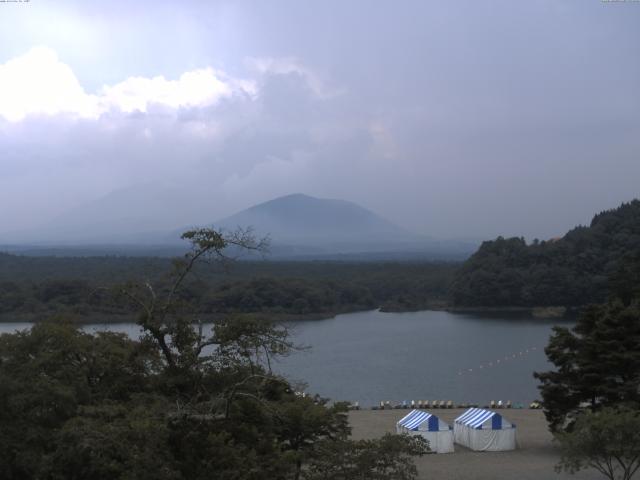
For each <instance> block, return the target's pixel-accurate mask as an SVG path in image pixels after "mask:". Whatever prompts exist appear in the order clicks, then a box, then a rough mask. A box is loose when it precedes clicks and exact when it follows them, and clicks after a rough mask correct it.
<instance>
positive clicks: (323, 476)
mask: <svg viewBox="0 0 640 480" xmlns="http://www.w3.org/2000/svg"><path fill="white" fill-rule="evenodd" d="M428 452H429V442H427V441H426V440H425V439H424V438H422V437H420V436H408V435H390V434H386V435H385V436H383V437H382V438H379V439H374V440H359V441H344V440H343V441H337V442H336V441H323V442H321V443H320V444H319V445H318V447H317V449H316V451H315V455H314V457H313V459H312V460H311V462H310V465H309V467H308V469H307V470H306V471H305V472H304V478H305V479H307V480H388V479H394V480H411V479H414V478H416V476H417V473H418V472H417V470H416V466H415V464H414V463H413V461H412V457H415V456H422V455H424V454H426V453H428Z"/></svg>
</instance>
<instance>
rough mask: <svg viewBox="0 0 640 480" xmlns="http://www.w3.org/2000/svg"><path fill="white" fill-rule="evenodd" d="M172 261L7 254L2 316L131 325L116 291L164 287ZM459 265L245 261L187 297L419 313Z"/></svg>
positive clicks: (215, 307)
mask: <svg viewBox="0 0 640 480" xmlns="http://www.w3.org/2000/svg"><path fill="white" fill-rule="evenodd" d="M170 266H171V260H169V259H166V258H152V257H149V258H144V257H86V258H82V257H60V258H59V257H28V256H18V255H9V254H0V319H1V320H3V321H21V320H24V321H39V320H42V319H44V318H47V317H49V316H52V315H56V314H61V313H63V314H65V315H67V316H69V315H70V316H72V317H74V318H77V319H78V320H79V321H83V322H87V321H89V322H111V321H129V320H130V319H131V315H132V314H133V311H134V310H132V309H131V308H130V307H129V305H128V304H127V303H126V302H122V299H121V298H118V296H117V295H115V294H114V289H115V287H116V286H118V285H122V284H123V283H125V282H127V281H132V280H133V281H139V282H144V281H148V280H149V281H153V282H158V283H159V284H162V281H163V275H164V273H163V272H166V271H167V270H168V269H169V268H170ZM457 266H458V264H455V263H426V262H420V263H407V262H323V261H314V262H273V261H240V262H236V263H234V264H233V266H230V267H229V268H222V267H221V266H220V265H217V264H216V265H212V264H202V265H198V267H197V268H196V269H195V271H194V274H193V276H192V278H190V279H189V281H188V282H185V285H184V288H183V290H182V292H181V295H182V296H183V297H184V298H189V299H193V300H195V301H196V303H197V305H198V306H197V309H198V313H201V314H204V315H216V314H228V313H261V314H267V315H268V316H270V317H272V318H284V319H286V318H290V317H295V318H300V317H318V316H329V315H334V314H336V313H341V312H349V311H356V310H364V309H373V308H378V307H380V308H382V309H385V310H390V311H404V310H417V309H421V308H426V307H427V306H430V305H440V304H443V303H444V302H445V301H446V296H447V292H448V288H449V285H450V283H451V280H452V279H453V275H454V272H455V269H456V268H457Z"/></svg>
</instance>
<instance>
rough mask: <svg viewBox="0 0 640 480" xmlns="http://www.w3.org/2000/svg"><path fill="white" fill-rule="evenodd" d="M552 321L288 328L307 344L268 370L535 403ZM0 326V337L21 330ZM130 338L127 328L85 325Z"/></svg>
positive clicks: (361, 396) (517, 318)
mask: <svg viewBox="0 0 640 480" xmlns="http://www.w3.org/2000/svg"><path fill="white" fill-rule="evenodd" d="M554 323H558V321H547V320H540V319H531V318H528V317H523V316H521V315H516V314H510V313H509V314H501V315H499V316H496V315H486V314H482V315H479V314H452V313H448V312H437V311H423V312H412V313H382V312H377V311H370V312H359V313H351V314H346V315H339V316H337V317H335V318H332V319H327V320H314V321H300V322H295V323H289V324H288V326H289V327H290V329H291V333H292V336H293V339H294V341H295V343H296V344H298V345H302V346H310V347H311V348H310V349H309V350H305V351H301V352H296V353H294V354H292V355H291V356H289V357H287V358H284V359H282V360H280V361H279V362H278V363H277V364H276V365H275V366H274V368H275V369H276V370H278V371H279V372H280V373H282V374H284V375H286V376H287V377H288V378H289V379H290V380H292V381H305V382H306V383H307V384H308V386H309V387H308V391H310V392H312V393H316V392H317V393H320V394H321V395H322V396H326V397H330V398H332V399H335V400H351V401H356V400H357V401H359V402H360V404H361V405H363V406H368V405H373V404H376V403H378V402H379V401H380V400H392V401H401V400H412V399H413V400H449V399H451V400H453V401H454V402H473V403H482V404H484V403H488V402H489V401H490V400H503V401H506V400H511V401H512V402H523V403H529V402H531V400H533V399H534V398H537V397H538V396H539V395H538V392H537V389H536V381H535V379H534V378H533V376H532V373H533V372H534V371H541V370H547V369H549V368H550V365H549V364H548V363H547V361H546V357H545V355H544V347H545V346H546V344H547V342H548V339H549V335H550V333H551V327H552V326H553V325H554ZM28 327H29V324H25V323H13V324H12V323H4V324H0V332H11V331H15V330H16V329H22V328H28ZM85 329H87V330H88V331H92V332H95V331H99V330H112V331H118V332H123V333H126V334H128V335H130V336H131V337H137V336H138V335H139V333H140V329H139V327H138V326H137V325H134V324H115V325H88V326H86V327H85Z"/></svg>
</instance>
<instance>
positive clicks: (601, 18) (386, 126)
mask: <svg viewBox="0 0 640 480" xmlns="http://www.w3.org/2000/svg"><path fill="white" fill-rule="evenodd" d="M638 25H640V2H632V1H627V2H607V1H600V0H573V1H569V0H566V1H565V0H536V1H534V0H531V1H526V2H524V1H523V2H514V1H512V0H486V1H482V2H479V1H477V0H448V1H442V0H439V1H431V0H418V1H410V0H404V1H402V2H397V1H386V0H378V1H375V2H374V1H370V0H350V1H349V2H344V1H334V0H322V1H312V0H308V1H304V2H301V1H297V0H291V1H285V0H270V1H268V2H265V1H259V0H255V1H243V0H236V1H209V2H203V1H180V2H176V1H166V2H165V1H160V0H155V1H153V2H151V1H145V0H140V1H137V2H130V1H120V0H114V1H110V2H88V1H86V0H84V1H79V2H76V1H64V0H56V1H52V0H49V1H45V0H31V1H29V2H22V3H17V2H16V3H10V2H8V3H0V172H1V175H0V242H2V240H3V239H5V240H6V239H11V238H17V237H16V235H18V237H19V236H20V234H19V233H18V234H16V232H23V233H22V235H23V236H24V235H27V236H28V234H26V233H24V232H30V235H32V236H34V235H35V236H37V235H42V236H44V237H46V235H49V234H50V233H47V232H53V231H54V230H55V229H57V230H56V232H57V233H55V234H54V233H51V235H62V234H64V233H66V234H67V235H70V236H74V235H81V234H82V232H83V231H87V230H90V229H94V228H98V225H102V226H103V227H104V226H105V225H106V226H108V228H110V229H116V230H117V229H124V230H127V229H129V230H131V229H138V230H140V231H155V230H162V229H169V228H175V227H178V226H181V225H185V224H193V223H208V222H212V221H215V220H217V219H220V218H223V217H225V216H228V215H230V214H232V213H235V212H236V211H238V210H241V209H243V208H246V207H248V206H251V205H253V204H256V203H259V202H263V201H266V200H269V199H272V198H274V197H277V196H280V195H286V194H290V193H305V194H309V195H313V196H317V197H323V198H340V199H345V200H350V201H354V202H357V203H359V204H360V205H362V206H364V207H366V208H369V209H371V210H373V211H375V212H377V213H379V214H381V215H382V216H384V217H386V218H388V219H389V220H391V221H393V222H395V223H397V224H399V225H400V226H402V227H405V228H408V229H410V230H412V231H415V232H418V233H422V234H426V235H431V236H434V237H438V238H493V237H495V236H497V235H505V236H512V235H517V236H525V237H527V238H529V239H532V238H550V237H555V236H558V235H562V234H563V233H564V232H566V231H567V230H568V229H570V228H572V227H573V226H575V225H577V224H585V223H588V222H589V221H590V219H591V217H592V216H593V214H594V213H596V212H599V211H602V210H605V209H609V208H613V207H616V206H617V205H619V204H620V203H621V202H623V201H628V200H631V199H632V198H635V197H638V196H640V28H638ZM105 228H106V227H105ZM96 231H97V230H96ZM61 232H63V233H61ZM44 237H43V238H41V239H44ZM78 238H79V237H78Z"/></svg>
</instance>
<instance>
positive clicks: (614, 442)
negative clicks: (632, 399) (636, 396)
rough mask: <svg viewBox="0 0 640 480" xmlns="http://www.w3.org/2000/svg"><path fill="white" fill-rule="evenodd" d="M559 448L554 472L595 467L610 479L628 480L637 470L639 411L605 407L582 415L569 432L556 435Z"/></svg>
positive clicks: (639, 459)
mask: <svg viewBox="0 0 640 480" xmlns="http://www.w3.org/2000/svg"><path fill="white" fill-rule="evenodd" d="M556 439H557V440H558V441H559V443H560V446H561V448H562V459H561V461H560V463H559V464H558V466H557V467H556V470H557V471H562V470H565V471H568V472H570V473H576V472H578V471H580V470H582V469H585V468H594V469H596V470H598V471H599V472H600V473H602V474H603V475H604V476H605V477H607V478H609V479H610V480H617V479H619V480H630V479H631V478H632V477H633V475H634V473H635V472H636V471H637V470H638V468H640V411H638V410H637V409H633V410H629V409H613V408H604V409H602V410H600V411H598V412H595V413H593V412H589V411H587V412H584V413H582V414H581V415H580V416H579V417H578V418H577V420H576V422H575V424H574V426H573V429H572V431H571V432H565V433H559V434H557V435H556Z"/></svg>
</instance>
